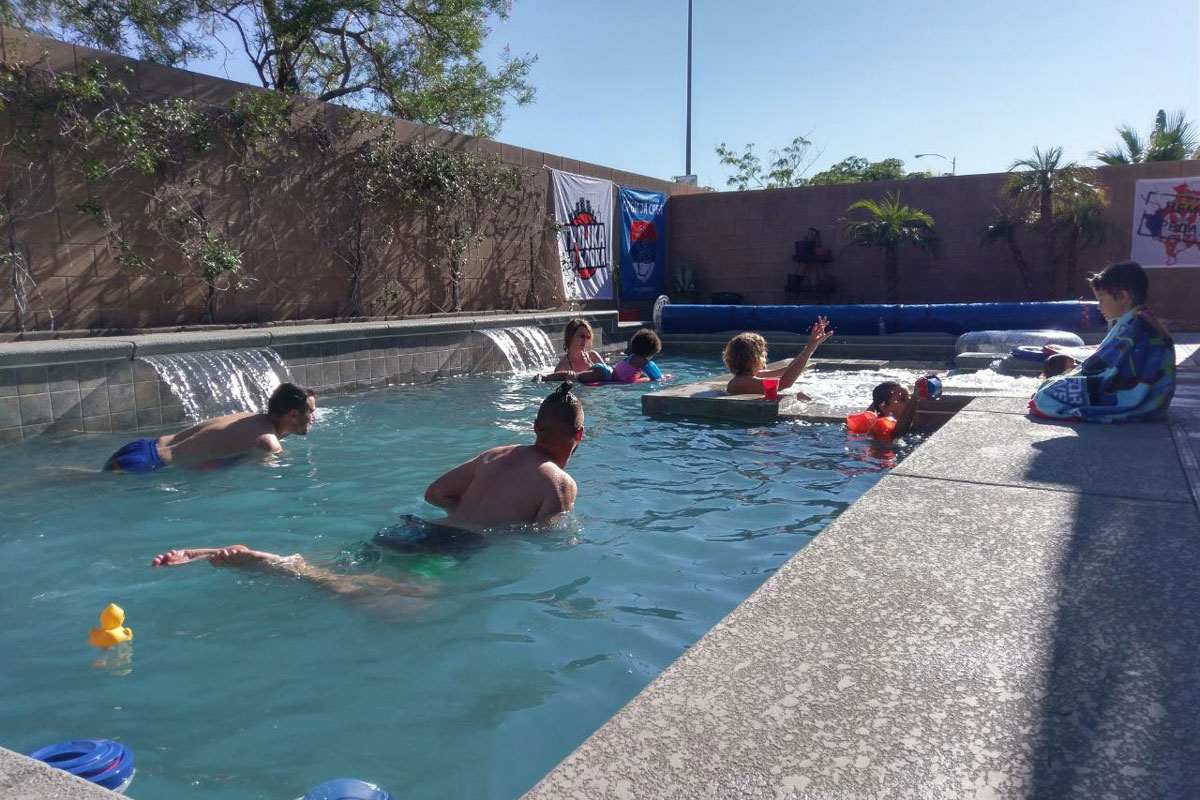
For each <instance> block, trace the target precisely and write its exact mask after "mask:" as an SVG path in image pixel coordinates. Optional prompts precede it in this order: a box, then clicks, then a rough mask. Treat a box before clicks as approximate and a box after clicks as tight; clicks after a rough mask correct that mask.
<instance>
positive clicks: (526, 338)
mask: <svg viewBox="0 0 1200 800" xmlns="http://www.w3.org/2000/svg"><path fill="white" fill-rule="evenodd" d="M480 333H482V334H483V335H484V336H486V337H488V338H489V339H491V340H492V341H493V342H495V343H496V346H497V347H499V348H500V352H502V353H504V357H505V358H507V359H508V365H509V366H510V367H512V370H513V372H532V371H533V370H537V369H550V368H552V367H553V366H554V363H555V361H556V360H557V352H556V351H555V349H554V345H553V344H552V343H551V342H550V337H549V336H547V335H546V332H545V331H544V330H542V329H541V328H534V327H527V326H522V327H518V328H488V329H485V330H481V331H480Z"/></svg>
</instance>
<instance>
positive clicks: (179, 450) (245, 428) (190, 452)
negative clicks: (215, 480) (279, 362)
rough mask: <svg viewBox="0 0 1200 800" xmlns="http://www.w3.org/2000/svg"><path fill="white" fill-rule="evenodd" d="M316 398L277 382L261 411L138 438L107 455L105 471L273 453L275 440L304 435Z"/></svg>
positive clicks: (279, 447)
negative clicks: (170, 432) (175, 431)
mask: <svg viewBox="0 0 1200 800" xmlns="http://www.w3.org/2000/svg"><path fill="white" fill-rule="evenodd" d="M316 410H317V398H316V397H315V396H313V392H312V389H301V388H300V387H299V386H296V385H295V384H294V383H281V384H280V385H279V387H278V388H276V389H275V391H274V392H272V393H271V397H270V399H269V400H267V410H266V413H262V414H255V413H253V412H250V411H242V412H240V413H237V414H226V415H225V416H223V417H216V418H214V419H206V420H204V421H202V422H198V423H196V424H195V425H193V426H192V427H190V428H188V429H187V430H183V431H180V432H179V433H173V434H168V435H166V436H160V437H158V438H157V439H137V440H136V441H132V442H130V443H129V444H127V445H125V446H124V447H122V448H121V449H120V450H118V451H117V452H115V453H113V454H112V455H111V456H109V457H108V460H107V461H106V462H105V463H104V469H105V471H108V472H153V471H154V470H156V469H160V468H162V467H165V466H167V465H168V464H174V463H179V464H184V465H190V466H197V465H204V464H206V463H217V464H220V463H222V462H226V461H228V460H232V459H236V458H239V457H241V456H243V455H245V454H246V453H250V452H254V451H258V452H263V453H278V452H279V451H281V450H283V446H282V445H280V444H279V440H280V439H282V438H283V437H285V436H288V435H290V434H293V433H294V434H297V435H299V436H304V435H306V434H307V433H308V429H309V427H311V426H312V421H313V415H314V414H315V413H316Z"/></svg>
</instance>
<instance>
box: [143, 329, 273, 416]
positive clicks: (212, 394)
mask: <svg viewBox="0 0 1200 800" xmlns="http://www.w3.org/2000/svg"><path fill="white" fill-rule="evenodd" d="M140 360H142V361H145V362H146V363H147V364H149V365H150V366H152V367H153V368H154V371H155V372H157V373H158V376H159V377H160V378H161V379H162V381H163V382H164V383H165V384H167V386H169V387H170V388H171V391H172V392H173V393H174V394H175V396H176V397H178V398H179V400H180V402H182V403H183V410H184V412H185V413H186V414H187V416H188V417H189V418H190V419H197V420H198V419H206V418H208V417H216V416H221V415H222V414H232V413H234V412H237V411H265V410H266V408H267V398H268V397H270V396H271V392H273V391H275V388H276V387H277V386H279V384H280V383H282V382H283V381H287V380H291V374H290V373H289V372H288V368H287V364H285V363H283V359H281V358H280V357H279V354H278V353H276V352H275V351H274V350H272V349H271V348H269V347H256V348H254V349H251V350H220V351H207V352H203V353H174V354H171V355H161V356H141V357H140Z"/></svg>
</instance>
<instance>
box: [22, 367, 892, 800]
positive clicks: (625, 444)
mask: <svg viewBox="0 0 1200 800" xmlns="http://www.w3.org/2000/svg"><path fill="white" fill-rule="evenodd" d="M664 368H665V369H666V371H668V372H671V373H673V374H674V376H675V378H676V380H681V381H684V380H693V379H696V378H699V377H703V376H706V375H711V374H715V373H717V372H719V370H720V367H719V365H718V364H717V362H715V361H707V360H699V359H695V358H691V359H682V358H681V359H671V360H669V361H667V362H666V363H664ZM657 388H658V387H657V386H655V385H651V384H641V385H636V386H630V387H602V388H592V389H589V388H584V389H582V390H581V396H582V397H583V400H584V404H585V408H586V414H587V423H586V424H587V432H586V435H585V438H584V440H583V443H582V445H581V446H580V448H579V450H578V452H577V454H576V457H575V458H574V459H573V460H572V461H571V463H570V466H569V471H570V472H571V473H572V474H573V475H574V476H575V478H576V479H577V481H578V483H579V487H580V491H579V500H578V503H577V505H576V510H575V513H574V515H573V516H572V518H570V519H568V520H567V521H566V522H565V523H564V524H563V525H561V526H559V527H558V528H557V529H554V530H552V531H549V532H544V533H541V534H537V535H530V534H528V533H526V534H512V535H507V536H503V537H497V538H496V540H495V541H494V542H493V543H492V544H491V545H490V546H489V547H487V548H486V549H483V550H481V551H479V552H476V553H474V554H472V555H471V556H470V557H468V558H466V559H465V560H461V561H456V560H454V559H449V558H441V557H433V558H432V560H431V557H428V556H423V557H420V558H419V559H409V560H406V559H403V558H399V559H398V558H385V559H383V560H382V561H378V560H375V561H372V560H371V559H363V558H361V555H362V552H363V548H362V547H361V544H360V543H362V542H364V541H367V540H369V539H370V538H371V536H372V535H373V534H374V533H375V532H376V531H378V530H379V529H381V528H383V527H385V526H386V525H388V524H389V523H390V522H392V521H394V520H395V519H396V518H397V517H398V516H399V515H401V514H405V513H415V514H420V515H424V516H428V517H431V518H435V517H437V516H439V515H440V512H439V511H438V510H437V509H434V508H432V507H430V506H427V505H426V504H425V503H424V502H423V500H422V499H421V498H422V494H423V491H424V489H425V487H426V485H427V484H428V483H429V482H430V481H431V480H432V479H433V478H435V477H436V476H437V475H439V474H440V473H441V472H442V471H444V470H446V469H448V468H450V467H452V466H454V465H455V464H458V463H460V462H461V461H464V460H466V459H467V458H469V457H471V456H473V455H475V454H476V453H477V452H478V451H480V450H481V449H483V448H485V447H488V446H493V445H499V444H507V443H514V442H528V441H531V433H532V431H531V421H532V418H533V414H534V412H535V410H536V407H537V404H538V403H539V402H540V399H541V398H542V397H544V396H545V394H546V393H547V391H548V387H546V386H545V385H535V384H533V383H531V382H529V381H528V380H526V379H523V378H518V377H515V376H475V377H465V378H454V379H446V380H441V381H438V382H436V383H434V384H432V385H424V386H399V387H393V388H389V389H384V390H376V391H372V392H369V393H362V394H358V395H354V396H342V397H334V398H321V408H320V409H319V411H318V416H317V421H316V423H315V425H314V427H313V429H312V432H311V433H310V434H309V436H307V437H305V438H301V437H293V438H290V439H288V440H286V441H285V443H284V444H285V447H286V452H285V453H284V454H283V455H282V456H281V457H279V458H278V459H277V460H274V461H271V462H269V463H262V464H259V463H246V464H241V465H238V466H235V467H232V468H229V469H224V470H217V471H211V472H194V471H188V470H183V469H168V470H164V471H162V472H159V473H155V474H151V475H144V476H131V475H114V474H101V473H98V472H96V471H95V470H96V468H97V467H98V466H99V465H100V464H101V463H102V462H103V460H104V458H105V457H106V456H107V455H108V454H109V453H110V452H111V451H112V450H114V449H115V448H116V447H118V446H119V445H121V444H122V443H124V441H126V439H127V438H129V437H128V436H126V435H116V434H114V435H104V436H100V435H91V436H76V437H71V438H62V439H48V440H44V441H39V442H37V443H35V444H34V445H32V446H17V447H12V448H8V449H6V450H5V451H4V459H3V463H0V481H2V482H3V485H4V486H5V491H4V492H3V495H2V499H0V518H2V519H3V520H4V524H3V525H2V526H0V586H2V587H3V589H0V592H2V593H3V595H2V596H3V600H4V603H3V607H4V608H5V609H6V611H7V613H8V614H9V623H8V624H7V625H6V626H5V631H4V638H5V641H4V652H5V656H4V659H3V664H4V668H3V677H4V686H5V687H6V691H5V694H6V697H5V702H4V707H5V713H4V714H3V715H0V744H2V745H4V746H6V747H8V748H10V749H14V750H18V751H22V752H28V751H30V750H33V749H34V748H36V747H38V746H41V745H44V744H48V743H50V742H54V741H58V740H62V739H71V738H83V737H109V738H116V739H119V740H120V741H122V742H123V743H124V744H126V745H127V746H129V747H130V748H132V749H133V751H134V752H135V754H136V758H137V768H138V771H137V777H136V779H135V780H134V782H133V785H132V786H131V787H130V790H129V791H130V793H131V794H132V795H133V796H135V797H137V798H139V800H186V799H187V798H204V799H205V800H234V799H235V798H236V799H237V800H245V799H248V798H272V800H275V799H277V798H285V799H286V798H294V797H298V796H299V795H301V794H303V792H304V791H305V789H307V788H308V787H311V786H313V785H316V784H318V783H320V782H322V781H325V780H328V779H331V778H335V777H357V778H362V779H366V780H370V781H373V782H376V783H378V784H379V785H381V786H383V787H385V788H387V789H389V790H390V791H391V792H392V793H393V794H395V795H397V796H398V797H403V798H406V800H420V799H421V798H447V797H455V798H459V797H461V798H512V797H516V796H519V795H520V794H521V793H522V792H524V791H525V790H527V789H528V788H529V787H530V786H532V785H533V784H534V783H535V782H536V781H537V780H538V779H539V778H541V776H542V775H543V774H545V773H546V772H547V771H548V770H549V769H551V768H552V767H553V766H554V765H555V764H556V763H557V762H558V761H559V760H561V759H562V758H563V757H564V756H566V755H567V754H568V753H569V752H570V751H571V750H572V749H573V748H574V747H576V746H577V745H578V744H579V743H580V742H581V741H582V740H583V739H584V738H586V737H587V735H588V734H590V733H591V732H592V731H593V730H595V729H596V728H597V727H599V726H600V725H601V724H603V723H604V722H605V721H606V720H607V719H608V718H609V717H610V716H611V715H612V714H613V713H614V712H615V711H616V710H617V709H619V708H620V707H621V706H622V705H623V704H624V703H626V702H627V701H628V700H629V699H630V698H632V697H633V696H634V695H635V694H636V693H637V692H638V691H639V690H640V689H641V688H642V687H643V686H645V685H646V684H647V683H648V682H649V681H650V680H651V679H652V678H654V676H655V675H657V674H658V673H659V672H660V671H661V670H662V669H663V668H665V667H666V666H667V665H668V664H669V663H670V662H671V661H672V660H674V659H675V658H676V657H678V656H679V655H680V654H681V653H682V652H683V651H684V650H685V649H686V648H687V647H689V646H690V645H691V644H692V643H694V642H695V641H696V640H697V639H699V638H700V637H701V636H702V635H703V634H704V633H705V632H706V631H707V630H708V629H709V628H711V627H712V626H713V625H714V624H715V623H716V622H717V621H718V620H720V619H721V617H723V616H724V615H725V614H727V613H728V612H729V611H730V610H732V609H733V608H734V606H736V605H737V604H738V603H739V602H740V601H741V600H743V599H744V598H745V597H746V596H748V595H749V594H750V593H751V592H752V591H754V589H755V588H757V587H758V586H759V585H760V584H761V583H762V582H763V580H764V579H766V577H767V576H769V575H770V574H771V573H772V572H773V571H774V570H775V569H776V568H778V567H779V566H780V565H781V564H782V563H783V562H784V561H786V560H787V559H788V558H789V557H790V556H791V555H792V554H794V553H795V552H796V551H797V550H798V549H800V548H801V547H802V546H803V545H804V544H805V543H806V542H808V541H809V540H810V539H811V537H812V536H813V535H815V534H816V533H817V532H818V531H819V530H820V529H821V528H822V527H824V526H825V525H826V524H828V523H829V522H830V521H831V520H832V519H833V518H834V517H835V516H836V515H837V514H838V513H839V512H840V511H842V510H843V509H844V508H846V506H847V505H848V504H850V503H851V502H853V501H854V500H855V499H856V498H857V497H859V496H860V495H861V494H862V493H863V492H864V491H866V490H867V489H868V488H869V487H870V486H871V485H872V484H873V483H874V482H875V481H876V480H877V479H878V477H879V476H880V472H881V470H884V469H886V467H887V466H889V465H890V464H893V463H895V460H896V458H897V457H898V456H899V455H902V451H901V450H897V449H891V448H889V447H883V448H880V447H878V446H872V445H870V444H869V443H868V442H866V441H863V440H861V439H854V438H848V437H847V435H846V434H845V432H844V429H843V428H842V427H841V426H838V425H821V424H805V423H785V424H779V425H776V426H770V427H737V426H731V425H718V424H712V423H708V422H698V421H688V420H679V419H662V420H659V419H650V418H647V417H644V416H643V415H642V414H641V411H640V397H641V394H642V393H644V392H647V391H655V390H656V389H657ZM235 542H242V543H246V544H248V545H250V546H252V547H257V548H261V549H268V550H273V551H276V552H282V553H292V552H302V553H304V554H305V555H306V556H307V557H309V558H310V559H311V560H314V561H316V562H319V563H323V564H334V565H338V566H340V567H344V568H350V569H359V570H374V571H383V572H386V573H387V574H391V575H393V576H406V575H407V579H409V580H415V581H423V582H424V584H425V585H427V586H431V587H434V588H436V595H435V596H434V597H432V598H430V599H428V600H415V599H412V598H398V597H389V598H384V599H380V600H378V601H376V602H359V601H355V600H350V599H346V598H339V597H333V596H331V595H329V594H327V593H324V592H322V591H321V590H320V589H318V588H316V587H314V586H311V585H308V584H306V583H303V582H298V581H296V580H294V579H289V578H284V577H280V576H273V575H266V574H255V573H247V572H242V571H238V570H234V569H229V568H225V569H214V568H212V567H210V566H209V565H207V564H194V565H188V566H183V567H179V568H175V569H157V570H155V569H151V568H150V566H149V563H150V559H151V557H152V556H153V555H154V554H156V553H159V552H162V551H165V550H168V549H171V548H175V547H188V546H218V545H224V544H230V543H235ZM420 576H426V577H420ZM109 602H116V603H118V604H119V605H121V606H123V607H124V609H125V611H126V615H127V617H126V624H128V625H129V626H130V627H132V629H133V631H134V640H133V643H132V645H131V647H130V648H129V651H128V652H125V653H118V652H116V651H110V653H109V655H108V657H107V658H105V657H104V655H103V654H101V652H100V651H98V650H95V649H93V648H90V647H89V646H88V645H87V644H86V643H85V640H86V637H87V633H88V629H89V628H90V627H91V626H94V625H97V624H98V616H99V613H100V611H101V610H102V609H103V608H104V606H105V605H107V604H108V603H109Z"/></svg>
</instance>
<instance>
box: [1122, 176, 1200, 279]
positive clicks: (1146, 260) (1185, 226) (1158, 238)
mask: <svg viewBox="0 0 1200 800" xmlns="http://www.w3.org/2000/svg"><path fill="white" fill-rule="evenodd" d="M1198 225H1200V178H1167V179H1165V180H1152V181H1138V182H1137V189H1136V191H1134V194H1133V246H1132V247H1131V248H1130V253H1129V257H1130V258H1131V259H1133V260H1134V261H1136V262H1138V263H1139V264H1141V265H1142V266H1143V267H1147V268H1151V267H1200V237H1198V236H1197V235H1196V234H1197V226H1198Z"/></svg>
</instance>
